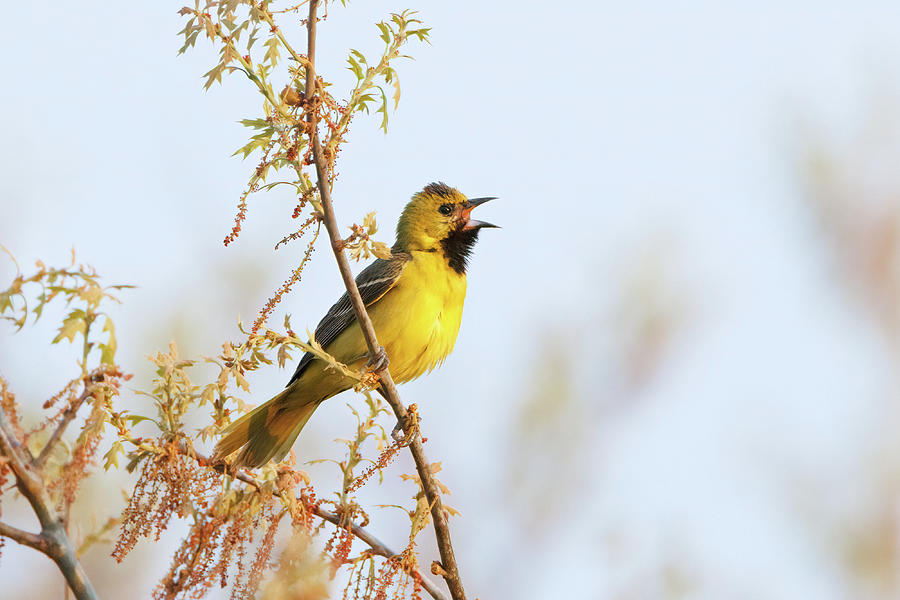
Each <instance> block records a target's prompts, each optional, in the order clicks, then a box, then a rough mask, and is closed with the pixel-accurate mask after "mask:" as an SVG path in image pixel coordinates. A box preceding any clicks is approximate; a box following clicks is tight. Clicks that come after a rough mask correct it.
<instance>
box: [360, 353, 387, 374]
mask: <svg viewBox="0 0 900 600" xmlns="http://www.w3.org/2000/svg"><path fill="white" fill-rule="evenodd" d="M389 364H391V361H390V360H388V355H387V352H386V351H385V349H384V346H378V350H376V351H375V356H372V357H369V361H368V362H367V363H366V366H367V367H369V368H370V369H372V371H373V372H375V373H378V372H380V371H383V370H384V369H387V368H388V365H389Z"/></svg>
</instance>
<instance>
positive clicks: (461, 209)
mask: <svg viewBox="0 0 900 600" xmlns="http://www.w3.org/2000/svg"><path fill="white" fill-rule="evenodd" d="M493 199H494V198H472V199H469V198H466V197H465V196H464V195H463V194H462V193H460V192H459V190H457V189H455V188H452V187H450V186H448V185H447V184H444V183H431V184H429V185H427V186H425V189H423V190H422V191H421V192H418V193H416V194H415V195H414V196H413V197H412V200H410V202H409V204H407V205H406V208H404V209H403V214H402V215H400V221H399V222H398V223H397V244H396V245H395V246H394V248H395V249H397V250H400V251H403V252H410V251H416V250H420V251H426V252H435V251H443V253H444V255H445V256H446V257H447V260H448V261H449V263H450V266H451V267H452V268H453V269H455V270H456V271H457V272H459V273H464V272H465V268H466V259H467V258H468V256H469V253H470V252H471V251H472V247H473V246H474V245H475V242H476V240H477V239H478V232H479V230H481V229H483V228H485V227H497V226H496V225H492V224H491V223H485V222H484V221H476V220H475V219H473V218H472V216H471V215H472V210H473V209H474V208H475V207H476V206H478V205H479V204H484V203H485V202H487V201H488V200H493Z"/></svg>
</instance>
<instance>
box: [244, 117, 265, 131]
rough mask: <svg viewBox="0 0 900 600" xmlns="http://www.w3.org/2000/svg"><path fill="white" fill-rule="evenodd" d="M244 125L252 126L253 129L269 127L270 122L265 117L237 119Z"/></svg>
mask: <svg viewBox="0 0 900 600" xmlns="http://www.w3.org/2000/svg"><path fill="white" fill-rule="evenodd" d="M239 123H240V124H241V125H243V126H244V127H252V128H253V129H270V128H271V127H272V124H271V123H269V122H268V121H267V120H266V119H241V120H240V121H239Z"/></svg>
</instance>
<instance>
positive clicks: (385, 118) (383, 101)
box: [377, 87, 388, 133]
mask: <svg viewBox="0 0 900 600" xmlns="http://www.w3.org/2000/svg"><path fill="white" fill-rule="evenodd" d="M378 91H379V92H381V106H380V107H379V108H378V111H377V112H380V113H381V114H382V118H381V125H379V127H380V128H381V129H383V130H384V132H385V133H387V126H388V111H387V96H385V95H384V90H383V89H381V88H380V87H379V88H378Z"/></svg>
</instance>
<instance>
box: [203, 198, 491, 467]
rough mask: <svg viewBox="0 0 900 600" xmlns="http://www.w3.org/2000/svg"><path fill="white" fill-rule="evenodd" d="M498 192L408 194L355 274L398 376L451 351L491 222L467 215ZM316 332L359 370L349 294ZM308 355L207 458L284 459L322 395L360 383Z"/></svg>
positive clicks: (426, 368) (408, 377) (428, 366)
mask: <svg viewBox="0 0 900 600" xmlns="http://www.w3.org/2000/svg"><path fill="white" fill-rule="evenodd" d="M495 199H496V198H494V197H484V198H467V197H466V196H464V195H463V194H462V193H461V192H459V190H457V189H456V188H452V187H450V186H448V185H447V184H445V183H442V182H438V183H431V184H428V185H426V186H425V187H424V189H422V191H420V192H417V193H416V194H414V195H413V196H412V199H411V200H410V201H409V203H408V204H407V205H406V207H405V208H404V209H403V212H402V213H401V215H400V219H399V221H398V222H397V238H396V242H395V243H394V245H393V246H392V247H391V255H390V258H378V259H376V260H375V261H374V262H373V263H371V264H370V265H369V266H367V267H366V268H365V269H363V270H362V271H361V272H360V274H359V275H358V276H357V277H356V286H357V287H358V288H359V293H360V296H361V297H362V300H363V303H364V304H365V306H366V310H367V312H368V314H369V317H370V319H371V321H372V326H373V327H374V329H375V333H376V336H377V338H378V343H379V344H380V345H381V346H382V347H383V348H384V350H385V351H386V354H387V357H388V360H389V362H388V365H389V366H388V371H389V372H390V374H391V377H392V378H393V380H394V381H395V382H396V383H406V382H408V381H412V380H413V379H416V378H417V377H419V376H421V375H423V374H425V373H428V372H430V371H431V370H433V369H434V368H435V367H437V366H439V365H441V364H442V363H443V362H444V359H445V358H446V357H447V356H448V355H449V354H450V352H451V351H452V350H453V346H454V345H455V343H456V338H457V335H458V333H459V328H460V323H461V321H462V312H463V302H464V300H465V296H466V268H467V266H468V261H469V257H470V255H471V253H472V249H473V247H474V246H475V243H476V241H477V240H478V233H479V232H480V231H481V230H482V229H486V228H492V227H497V226H496V225H493V224H492V223H487V222H485V221H478V220H475V219H473V218H472V217H471V213H472V210H473V209H474V208H475V207H477V206H479V205H481V204H484V203H485V202H487V201H489V200H495ZM313 337H314V338H315V340H316V342H318V343H319V344H320V345H321V346H322V348H323V349H324V350H325V351H326V352H327V353H328V354H330V355H332V356H333V357H335V358H336V359H337V360H338V361H340V362H342V363H344V364H346V365H348V366H349V367H351V368H354V369H357V370H362V369H364V368H365V367H366V366H367V361H368V357H369V354H368V347H367V345H366V341H365V338H364V337H363V333H362V328H361V327H360V325H359V323H358V322H357V319H356V314H355V312H354V310H353V306H352V304H351V302H350V298H349V295H348V294H347V293H346V292H345V293H344V295H343V296H341V297H340V299H339V300H338V301H337V302H335V303H334V305H333V306H332V307H331V308H330V309H329V310H328V312H327V313H326V314H325V316H324V317H323V318H322V320H321V321H320V322H319V324H318V326H317V327H316V330H315V332H314V333H313ZM326 367H327V363H326V362H325V361H323V360H322V359H319V358H316V357H315V356H313V355H312V354H311V353H309V352H307V353H306V354H305V355H304V356H303V357H302V358H301V359H300V362H299V363H298V364H297V368H296V370H295V371H294V375H293V376H292V377H291V379H290V381H288V383H287V386H286V388H285V389H284V391H282V392H281V393H280V394H278V395H276V396H275V397H274V398H272V399H271V400H269V401H268V402H265V403H264V404H262V405H260V406H259V407H257V408H255V409H253V410H252V411H250V412H249V413H247V414H246V415H244V416H242V417H241V418H239V419H238V420H236V421H235V422H234V423H232V424H231V425H229V426H228V427H227V428H226V429H225V430H224V431H223V433H222V437H221V438H220V440H219V442H218V443H217V444H216V447H215V450H214V452H213V457H212V458H213V460H214V461H216V462H220V463H222V462H225V461H226V459H227V458H228V457H229V456H230V455H232V454H233V453H235V452H238V451H240V452H239V453H238V455H237V456H236V457H235V458H234V459H233V460H232V461H231V462H230V465H231V467H233V468H242V467H246V468H255V467H260V466H263V465H265V464H266V463H268V462H269V461H271V460H275V461H280V460H282V459H283V458H284V457H285V456H286V455H287V453H288V452H289V451H290V449H291V447H292V446H293V445H294V441H295V440H296V439H297V436H298V435H299V434H300V431H301V430H302V429H303V427H304V426H305V425H306V423H307V422H308V421H309V419H310V417H311V416H312V414H313V412H315V410H316V408H317V407H318V406H319V404H321V403H322V402H323V401H325V400H327V399H328V398H331V397H332V396H335V395H337V394H339V393H341V392H343V391H345V390H347V389H350V388H351V387H353V386H354V384H355V383H356V381H355V380H353V379H352V378H349V377H347V376H345V375H343V374H340V373H338V372H337V371H336V370H335V369H326Z"/></svg>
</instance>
